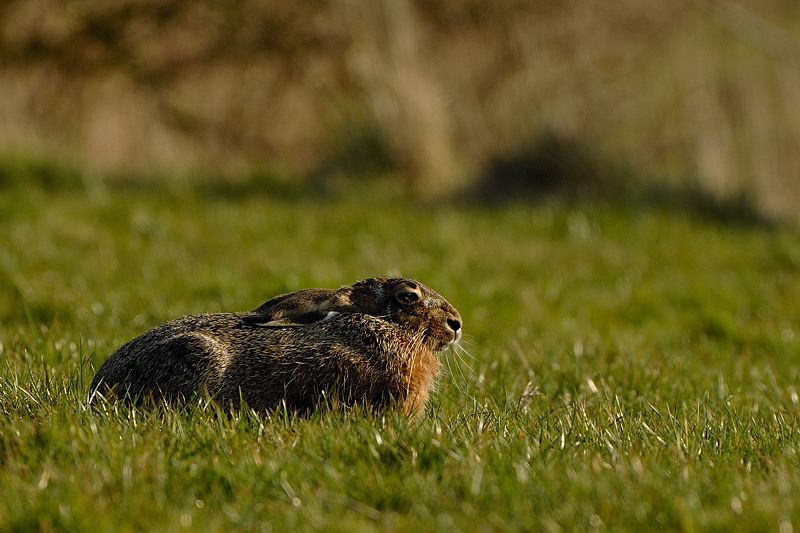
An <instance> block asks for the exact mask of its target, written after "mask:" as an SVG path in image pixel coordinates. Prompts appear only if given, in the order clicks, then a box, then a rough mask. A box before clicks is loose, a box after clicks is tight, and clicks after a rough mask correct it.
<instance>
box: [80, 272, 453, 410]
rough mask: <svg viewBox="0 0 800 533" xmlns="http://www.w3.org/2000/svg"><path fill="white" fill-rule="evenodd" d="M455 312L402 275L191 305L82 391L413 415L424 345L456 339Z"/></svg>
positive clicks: (422, 386) (423, 391)
mask: <svg viewBox="0 0 800 533" xmlns="http://www.w3.org/2000/svg"><path fill="white" fill-rule="evenodd" d="M461 327H462V322H461V315H460V314H459V312H458V311H457V310H456V309H455V308H454V307H453V306H452V305H450V303H448V302H447V300H445V299H444V298H443V297H442V296H440V295H439V294H438V293H437V292H436V291H434V290H433V289H431V288H430V287H427V286H425V285H423V284H422V283H420V282H418V281H415V280H412V279H408V278H390V277H382V278H370V279H366V280H363V281H359V282H357V283H355V284H353V285H349V286H345V287H341V288H340V289H336V290H329V289H305V290H301V291H297V292H293V293H289V294H284V295H281V296H276V297H275V298H273V299H271V300H269V301H268V302H266V303H265V304H263V305H262V306H260V307H259V308H258V309H256V310H255V311H251V312H243V313H217V314H202V315H190V316H184V317H181V318H178V319H176V320H173V321H171V322H168V323H166V324H163V325H161V326H158V327H156V328H154V329H152V330H150V331H148V332H147V333H144V334H143V335H141V336H139V337H137V338H135V339H133V340H132V341H130V342H128V343H127V344H125V345H124V346H122V347H121V348H120V349H119V350H117V351H116V352H115V353H114V354H112V355H111V356H110V357H109V358H108V360H106V362H105V363H103V365H102V366H101V367H100V369H99V370H98V371H97V374H96V375H95V376H94V379H93V380H92V383H91V386H90V394H91V397H92V398H94V397H95V396H96V395H98V394H101V395H103V396H105V397H111V396H118V397H126V398H129V399H132V400H142V399H145V398H149V397H153V398H156V399H161V398H163V399H166V400H185V399H189V398H191V397H193V396H194V395H195V394H197V393H202V392H204V391H208V393H209V394H210V395H211V396H212V397H214V398H215V399H216V400H217V401H218V402H220V403H222V404H224V405H226V406H228V407H231V408H234V409H236V408H238V407H239V405H240V402H241V401H244V402H245V403H246V405H248V406H249V407H251V408H253V409H256V410H260V411H265V410H272V409H275V408H276V407H278V406H279V405H282V404H283V403H284V402H285V405H286V407H287V408H289V409H292V410H301V411H305V410H309V409H313V408H314V407H315V406H316V405H317V404H318V403H319V402H321V401H330V402H332V403H334V404H343V405H348V406H349V405H354V404H362V405H365V406H369V407H372V408H381V407H385V406H388V405H396V406H397V407H399V408H400V409H401V410H402V412H403V413H405V414H407V415H409V416H416V415H419V414H420V413H421V412H422V410H423V409H424V406H425V403H426V402H427V400H428V396H429V392H430V388H431V386H432V383H433V379H434V377H435V376H436V374H437V371H438V363H437V360H436V357H435V356H434V354H433V352H434V351H439V350H442V349H444V348H446V347H447V346H448V345H450V344H451V343H454V342H457V341H458V340H459V339H460V338H461Z"/></svg>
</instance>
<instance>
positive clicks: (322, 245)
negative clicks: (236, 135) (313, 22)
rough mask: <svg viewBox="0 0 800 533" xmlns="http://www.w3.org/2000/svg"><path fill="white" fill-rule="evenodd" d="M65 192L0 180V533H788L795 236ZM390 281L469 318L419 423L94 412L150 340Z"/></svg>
mask: <svg viewBox="0 0 800 533" xmlns="http://www.w3.org/2000/svg"><path fill="white" fill-rule="evenodd" d="M43 175H44V174H43ZM57 178H58V176H56V178H54V179H52V180H49V179H45V178H42V177H41V176H40V177H39V178H37V179H32V180H27V181H26V180H24V179H22V178H19V179H18V180H16V181H15V180H14V179H10V178H9V177H8V175H7V174H6V175H5V179H4V180H0V368H1V369H0V486H2V487H4V489H3V492H2V497H0V531H59V530H69V531H135V530H158V531H177V530H183V529H185V530H204V531H229V530H253V531H258V530H263V531H271V530H278V531H282V530H297V529H299V530H314V529H321V530H326V531H386V530H412V531H432V530H447V531H458V530H461V531H591V530H597V531H603V530H611V531H648V530H650V531H669V530H685V531H730V530H746V531H781V532H783V533H787V532H790V531H793V527H797V526H798V524H800V505H799V504H798V502H797V498H796V494H797V493H798V491H799V490H800V458H799V457H798V448H799V447H800V405H798V404H800V397H799V396H798V395H799V394H800V305H798V302H800V236H799V235H798V234H797V232H796V231H794V230H790V229H786V228H782V227H780V226H776V225H771V224H767V223H763V222H759V221H758V220H753V219H742V218H738V217H735V216H726V215H725V213H723V212H720V211H716V212H714V211H705V210H699V209H695V208H692V207H691V206H690V205H689V204H688V203H686V202H681V201H676V202H644V201H641V200H637V199H629V200H625V199H622V200H619V199H617V200H610V199H579V200H571V201H567V200H560V199H557V198H556V199H550V200H547V201H541V202H536V203H529V202H528V203H525V202H519V203H510V204H507V205H503V206H494V207H491V206H485V205H483V206H482V205H476V204H470V203H464V204H444V205H436V206H432V205H427V204H425V203H422V202H420V201H418V200H413V199H411V198H408V197H406V196H405V195H403V194H398V193H394V192H392V190H391V187H385V186H383V185H381V184H378V183H362V184H356V183H352V184H350V187H349V190H344V189H343V190H342V191H339V192H336V193H330V194H325V195H323V194H314V193H312V192H310V191H307V190H302V188H299V187H291V186H284V185H281V184H280V183H276V182H274V181H272V180H270V179H267V178H253V179H250V180H249V181H243V182H242V183H240V184H239V185H238V186H237V185H235V184H234V185H229V186H227V187H217V186H211V185H208V186H202V185H190V184H184V185H181V184H176V185H171V186H167V185H164V184H162V183H155V182H154V183H147V182H144V183H142V182H136V183H127V184H126V183H117V184H100V183H92V182H91V181H84V180H82V179H81V177H80V176H79V175H78V176H77V177H75V176H73V178H71V181H70V180H66V181H67V182H68V183H67V185H59V184H58V179H57ZM384 274H402V275H406V276H410V277H416V278H418V279H420V280H422V281H423V282H424V283H426V284H429V285H430V286H432V287H434V288H435V289H436V290H438V291H439V292H441V293H442V294H443V295H445V296H446V297H447V298H448V300H449V301H450V302H452V303H453V304H454V305H455V306H456V307H458V309H459V310H460V311H461V314H462V315H463V318H464V332H465V338H464V340H463V341H462V343H461V346H460V348H458V349H451V350H450V351H448V352H444V353H443V354H442V355H441V361H442V368H443V372H442V375H441V376H440V378H439V382H438V386H437V389H436V391H435V393H434V395H433V398H432V401H431V403H430V404H429V409H428V411H427V413H426V414H425V416H424V417H423V418H422V419H421V420H420V421H419V422H418V423H416V424H411V423H408V422H407V421H406V420H405V419H403V418H402V417H401V416H398V415H396V414H393V413H391V412H387V413H378V414H372V413H365V412H360V411H358V410H355V411H353V412H341V411H333V412H317V413H314V414H312V415H311V416H307V417H297V416H294V415H292V414H291V413H285V412H280V411H279V412H276V413H272V414H268V415H264V414H257V413H253V412H249V411H247V410H242V411H240V412H237V413H234V414H233V415H228V414H227V413H224V412H221V411H220V410H219V409H218V408H216V407H215V406H214V405H213V403H210V402H208V401H200V402H198V403H197V404H196V405H192V406H189V407H188V408H185V409H179V408H166V407H165V408H163V409H160V410H159V409H156V410H152V409H149V410H148V409H137V408H129V407H126V406H124V405H119V404H103V405H101V406H99V407H98V408H96V409H87V407H86V389H87V386H88V382H89V380H90V379H91V376H92V375H93V369H96V368H97V367H98V366H99V365H100V364H101V363H102V362H103V361H104V359H105V358H106V357H107V356H108V355H109V354H111V353H112V352H113V351H114V350H115V349H116V348H117V347H118V346H120V345H121V344H122V343H123V342H125V341H127V340H129V339H130V338H132V337H134V336H136V335H138V334H140V333H142V332H144V331H145V330H147V329H149V328H150V327H153V326H155V325H157V324H159V323H162V322H164V321H167V320H169V319H171V318H174V317H177V316H179V315H183V314H190V313H200V312H216V311H238V310H247V309H254V308H255V307H257V306H258V305H260V304H261V303H262V302H263V301H265V300H266V299H268V298H270V297H271V296H273V295H275V294H278V293H281V292H286V291H290V290H295V289H299V288H304V287H312V286H318V287H331V288H333V287H338V286H340V285H344V284H349V283H352V282H353V281H355V280H357V279H361V278H365V277H369V276H374V275H384Z"/></svg>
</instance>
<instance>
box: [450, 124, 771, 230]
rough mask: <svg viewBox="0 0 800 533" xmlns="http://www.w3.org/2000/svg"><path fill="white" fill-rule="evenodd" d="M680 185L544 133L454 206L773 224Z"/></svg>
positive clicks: (500, 160) (741, 201)
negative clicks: (597, 208)
mask: <svg viewBox="0 0 800 533" xmlns="http://www.w3.org/2000/svg"><path fill="white" fill-rule="evenodd" d="M683 181H684V183H686V184H687V185H685V186H668V185H664V184H663V183H662V182H661V181H660V180H658V179H654V178H648V177H642V176H640V175H637V174H636V173H635V172H634V171H632V170H631V169H630V167H629V166H627V165H625V164H623V163H620V162H619V161H615V160H612V159H611V158H609V157H607V156H605V155H604V154H603V153H601V152H600V151H599V150H597V149H594V148H593V147H591V146H587V145H586V143H585V142H581V141H578V140H575V139H570V138H564V137H559V136H557V135H555V134H553V133H544V134H542V135H541V136H540V137H539V138H538V139H537V140H536V141H534V142H533V143H531V144H530V145H528V146H527V147H526V148H524V149H523V150H520V151H517V152H515V153H512V154H508V155H504V156H498V157H496V158H494V159H492V160H491V161H489V163H488V164H487V165H485V167H484V168H483V170H482V171H481V172H480V174H479V177H478V179H477V180H476V182H475V184H474V185H473V186H472V187H470V188H469V189H468V190H466V191H463V192H462V193H461V194H459V195H458V196H457V197H456V202H457V203H460V204H465V205H473V206H475V205H477V206H485V207H493V208H502V207H503V206H507V205H511V204H520V203H524V204H530V205H532V206H536V205H540V204H543V203H547V202H567V203H573V202H580V201H600V202H604V203H611V204H617V205H620V206H623V207H626V208H629V209H662V210H667V211H672V212H683V213H687V214H689V215H691V216H695V217H698V218H702V219H706V220H711V221H715V222H719V223H724V224H739V225H750V226H752V225H759V226H761V225H763V226H773V225H774V222H771V221H770V220H769V219H767V218H766V217H765V216H763V215H761V214H760V213H759V212H758V210H757V208H756V207H755V206H754V205H753V203H752V201H750V199H749V198H748V197H746V196H744V195H742V196H738V197H734V198H730V199H720V198H716V197H714V196H713V195H711V194H710V193H708V192H705V191H703V190H701V189H700V188H698V187H696V186H693V185H691V184H692V183H696V180H693V179H690V178H687V179H686V180H683Z"/></svg>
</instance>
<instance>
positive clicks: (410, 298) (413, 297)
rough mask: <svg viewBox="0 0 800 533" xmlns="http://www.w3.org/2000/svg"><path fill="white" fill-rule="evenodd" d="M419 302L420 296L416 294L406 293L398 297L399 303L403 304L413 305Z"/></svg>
mask: <svg viewBox="0 0 800 533" xmlns="http://www.w3.org/2000/svg"><path fill="white" fill-rule="evenodd" d="M417 300H419V294H417V293H416V292H411V291H406V292H401V293H400V294H398V295H397V301H398V302H400V303H401V304H413V303H414V302H416V301H417Z"/></svg>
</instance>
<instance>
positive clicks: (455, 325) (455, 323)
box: [447, 318, 461, 333]
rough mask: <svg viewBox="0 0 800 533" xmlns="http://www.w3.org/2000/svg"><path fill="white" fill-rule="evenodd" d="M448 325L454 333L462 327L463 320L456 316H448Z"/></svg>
mask: <svg viewBox="0 0 800 533" xmlns="http://www.w3.org/2000/svg"><path fill="white" fill-rule="evenodd" d="M447 325H448V326H450V329H452V330H453V333H455V332H457V331H458V330H460V329H461V321H460V320H458V319H455V318H448V319H447Z"/></svg>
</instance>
